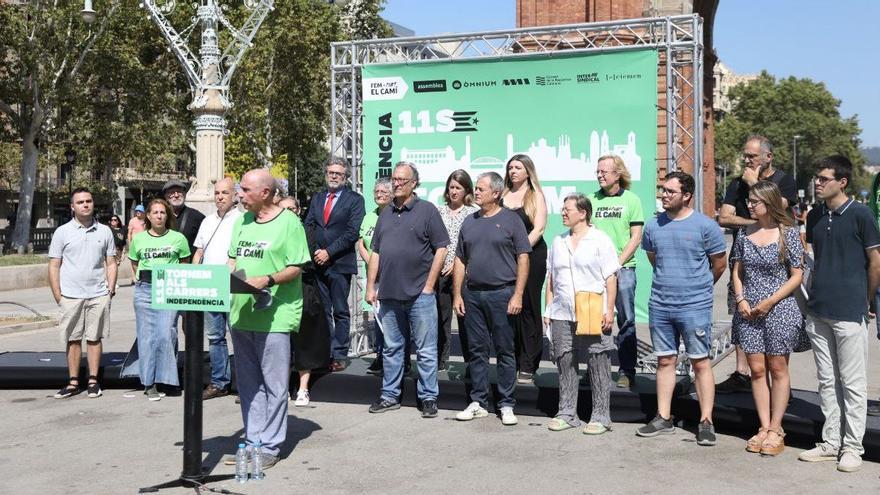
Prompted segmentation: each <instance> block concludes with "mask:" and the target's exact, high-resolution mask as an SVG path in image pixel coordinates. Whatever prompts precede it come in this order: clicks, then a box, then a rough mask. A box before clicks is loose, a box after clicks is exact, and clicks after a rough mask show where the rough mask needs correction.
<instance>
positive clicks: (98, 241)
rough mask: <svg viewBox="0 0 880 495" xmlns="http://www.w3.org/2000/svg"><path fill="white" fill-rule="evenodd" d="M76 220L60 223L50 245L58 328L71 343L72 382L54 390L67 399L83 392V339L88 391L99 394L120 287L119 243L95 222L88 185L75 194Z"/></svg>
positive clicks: (74, 212)
mask: <svg viewBox="0 0 880 495" xmlns="http://www.w3.org/2000/svg"><path fill="white" fill-rule="evenodd" d="M70 209H71V211H72V213H73V219H72V220H70V221H69V222H67V223H66V224H64V225H62V226H60V227H58V228H57V229H56V230H55V233H54V234H52V242H51V244H50V245H49V287H51V289H52V295H53V296H54V297H55V302H56V303H58V304H59V305H60V306H61V311H62V316H61V322H60V323H59V325H58V328H59V330H60V333H61V339H62V341H63V342H64V343H65V345H67V368H68V376H69V377H70V381H69V382H68V384H67V385H65V386H64V388H62V389H61V390H59V391H58V392H57V393H56V394H55V398H56V399H65V398H67V397H70V396H72V395H76V394H78V393H80V392H81V391H82V390H81V389H80V388H79V366H80V360H81V359H82V339H83V338H85V339H86V343H87V344H88V350H87V356H88V362H89V384H88V389H87V390H88V394H89V397H91V398H96V397H100V396H101V394H102V392H101V386H100V385H99V384H98V370H99V369H100V368H99V366H100V364H101V351H102V345H101V339H102V338H104V337H107V336H108V335H109V334H110V299H111V298H112V297H113V295H114V294H115V288H116V268H117V265H116V245H115V243H114V242H113V232H111V231H110V227H107V226H106V225H103V224H101V223H98V221H97V220H95V216H94V212H95V203H94V200H93V199H92V193H91V192H89V190H88V189H85V188H78V189H74V190H73V193H72V194H71V195H70Z"/></svg>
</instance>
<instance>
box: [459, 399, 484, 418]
mask: <svg viewBox="0 0 880 495" xmlns="http://www.w3.org/2000/svg"><path fill="white" fill-rule="evenodd" d="M488 415H489V411H487V410H485V409H483V408H482V407H480V403H479V402H471V404H470V405H469V406H467V407H466V408H465V409H464V411H462V412H460V413H458V414H456V415H455V419H457V420H459V421H470V420H472V419H474V418H485V417H486V416H488Z"/></svg>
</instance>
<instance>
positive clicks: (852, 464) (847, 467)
mask: <svg viewBox="0 0 880 495" xmlns="http://www.w3.org/2000/svg"><path fill="white" fill-rule="evenodd" d="M859 469H862V458H861V457H859V455H858V454H856V453H855V452H853V451H850V450H844V451H843V452H842V453H841V454H840V460H839V461H837V470H838V471H841V472H844V473H854V472H856V471H858V470H859Z"/></svg>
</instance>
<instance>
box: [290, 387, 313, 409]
mask: <svg viewBox="0 0 880 495" xmlns="http://www.w3.org/2000/svg"><path fill="white" fill-rule="evenodd" d="M293 405H294V406H296V407H304V406H307V405H309V391H308V390H303V389H300V390H297V391H296V400H295V401H293Z"/></svg>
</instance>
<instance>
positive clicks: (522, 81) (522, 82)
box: [504, 77, 531, 86]
mask: <svg viewBox="0 0 880 495" xmlns="http://www.w3.org/2000/svg"><path fill="white" fill-rule="evenodd" d="M530 84H531V82H530V81H529V78H528V77H518V78H516V79H505V80H504V85H505V86H527V85H530Z"/></svg>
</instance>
